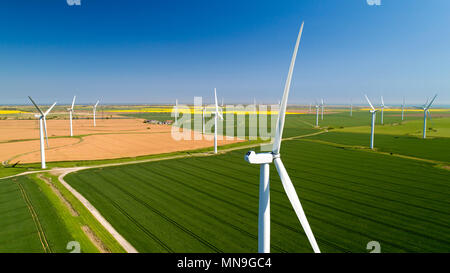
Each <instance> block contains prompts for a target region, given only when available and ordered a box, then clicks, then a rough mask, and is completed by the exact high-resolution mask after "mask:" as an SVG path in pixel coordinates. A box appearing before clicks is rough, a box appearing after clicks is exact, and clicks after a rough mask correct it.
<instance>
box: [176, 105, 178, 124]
mask: <svg viewBox="0 0 450 273" xmlns="http://www.w3.org/2000/svg"><path fill="white" fill-rule="evenodd" d="M175 124H178V99H175Z"/></svg>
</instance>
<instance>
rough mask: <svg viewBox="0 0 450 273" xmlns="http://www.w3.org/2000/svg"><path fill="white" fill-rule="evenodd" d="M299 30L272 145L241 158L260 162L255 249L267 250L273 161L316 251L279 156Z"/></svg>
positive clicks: (317, 250) (314, 240)
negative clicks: (265, 151) (269, 149)
mask: <svg viewBox="0 0 450 273" xmlns="http://www.w3.org/2000/svg"><path fill="white" fill-rule="evenodd" d="M302 30H303V23H302V25H301V27H300V31H299V34H298V37H297V42H296V44H295V48H294V53H293V55H292V60H291V64H290V67H289V72H288V77H287V80H286V85H285V87H284V93H283V99H282V100H281V108H280V111H279V113H278V120H277V125H276V131H275V140H274V143H273V146H272V152H271V153H259V154H256V153H255V152H254V151H249V152H248V153H247V154H246V155H245V160H246V161H247V162H249V163H251V164H258V165H260V186H259V212H258V252H260V253H269V252H270V187H269V178H270V176H269V171H270V168H269V164H270V163H272V162H274V164H275V167H276V169H277V172H278V174H279V176H280V179H281V183H282V185H283V188H284V191H285V192H286V195H287V197H288V199H289V201H290V203H291V205H292V207H293V208H294V211H295V213H296V214H297V217H298V219H299V221H300V224H301V225H302V227H303V230H304V231H305V234H306V236H307V238H308V240H309V243H310V244H311V246H312V249H313V250H314V252H315V253H320V249H319V246H318V245H317V242H316V239H315V238H314V234H313V233H312V230H311V227H310V226H309V223H308V219H307V218H306V215H305V212H304V211H303V208H302V205H301V203H300V200H299V198H298V196H297V192H296V191H295V188H294V185H293V184H292V181H291V179H290V178H289V175H288V173H287V171H286V168H285V167H284V165H283V162H282V161H281V158H280V147H281V139H282V137H283V128H284V121H285V116H286V107H287V102H288V96H289V89H290V86H291V79H292V72H293V70H294V65H295V59H296V56H297V51H298V46H299V43H300V39H301V35H302Z"/></svg>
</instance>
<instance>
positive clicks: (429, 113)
mask: <svg viewBox="0 0 450 273" xmlns="http://www.w3.org/2000/svg"><path fill="white" fill-rule="evenodd" d="M427 116H428V117H430V121H431V127H434V122H433V118H432V117H431V112H430V110H427Z"/></svg>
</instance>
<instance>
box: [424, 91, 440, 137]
mask: <svg viewBox="0 0 450 273" xmlns="http://www.w3.org/2000/svg"><path fill="white" fill-rule="evenodd" d="M436 97H437V94H436V95H434V97H433V99H432V100H431V101H430V103H428V99H427V103H428V104H427V103H425V104H424V106H423V136H422V137H423V139H425V138H427V115H429V116H430V118H431V113H430V107H431V105H432V104H433V102H434V100H435V99H436Z"/></svg>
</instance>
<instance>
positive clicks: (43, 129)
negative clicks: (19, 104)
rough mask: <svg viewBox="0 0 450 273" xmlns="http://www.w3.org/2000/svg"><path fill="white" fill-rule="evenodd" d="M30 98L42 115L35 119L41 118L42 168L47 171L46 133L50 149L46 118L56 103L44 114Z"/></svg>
mask: <svg viewBox="0 0 450 273" xmlns="http://www.w3.org/2000/svg"><path fill="white" fill-rule="evenodd" d="M28 98H29V99H30V101H31V102H32V103H33V104H34V106H35V107H36V109H37V110H38V111H39V113H40V115H35V117H37V118H39V138H40V143H41V168H42V169H45V168H46V167H47V166H46V165H45V146H44V133H45V138H46V140H47V147H48V136H47V120H46V118H45V117H46V116H47V114H48V113H50V111H51V110H52V109H53V107H55V105H56V102H55V103H53V105H52V106H50V108H48V109H47V111H45V113H44V112H42V110H41V109H40V108H39V106H37V104H36V103H35V102H34V100H33V99H32V98H31V97H30V96H28Z"/></svg>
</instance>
